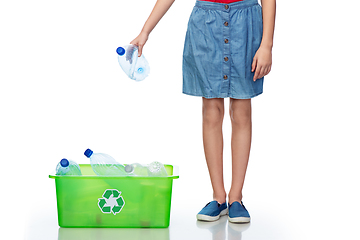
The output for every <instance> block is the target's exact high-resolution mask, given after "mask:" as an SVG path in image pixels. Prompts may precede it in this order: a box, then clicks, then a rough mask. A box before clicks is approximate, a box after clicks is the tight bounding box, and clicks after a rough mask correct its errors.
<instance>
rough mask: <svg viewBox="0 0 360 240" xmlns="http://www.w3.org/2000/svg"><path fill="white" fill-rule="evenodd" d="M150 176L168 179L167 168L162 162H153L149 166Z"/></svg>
mask: <svg viewBox="0 0 360 240" xmlns="http://www.w3.org/2000/svg"><path fill="white" fill-rule="evenodd" d="M147 169H148V173H149V176H152V177H166V176H168V174H167V172H166V170H165V167H164V165H163V164H162V163H160V162H157V161H155V162H152V163H150V164H149V165H148V166H147Z"/></svg>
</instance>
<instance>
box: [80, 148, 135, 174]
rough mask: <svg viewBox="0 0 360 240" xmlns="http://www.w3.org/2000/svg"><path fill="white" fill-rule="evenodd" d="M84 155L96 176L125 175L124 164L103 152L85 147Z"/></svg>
mask: <svg viewBox="0 0 360 240" xmlns="http://www.w3.org/2000/svg"><path fill="white" fill-rule="evenodd" d="M84 154H85V156H86V157H88V158H90V164H91V168H92V169H93V171H94V172H95V174H96V175H98V176H126V175H128V174H127V173H126V172H125V167H124V165H122V164H120V163H118V162H117V161H116V160H115V159H114V158H113V157H111V156H110V155H107V154H105V153H94V152H93V151H92V150H90V149H86V151H85V152H84Z"/></svg>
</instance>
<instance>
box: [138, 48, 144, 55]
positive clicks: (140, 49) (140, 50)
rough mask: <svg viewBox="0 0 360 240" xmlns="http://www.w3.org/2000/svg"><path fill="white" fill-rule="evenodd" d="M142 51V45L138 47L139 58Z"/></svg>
mask: <svg viewBox="0 0 360 240" xmlns="http://www.w3.org/2000/svg"><path fill="white" fill-rule="evenodd" d="M142 49H143V46H142V45H139V55H138V56H139V57H141V54H142Z"/></svg>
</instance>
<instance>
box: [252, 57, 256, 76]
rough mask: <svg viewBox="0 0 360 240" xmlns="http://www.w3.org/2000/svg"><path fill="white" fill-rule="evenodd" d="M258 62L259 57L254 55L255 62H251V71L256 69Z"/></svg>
mask: <svg viewBox="0 0 360 240" xmlns="http://www.w3.org/2000/svg"><path fill="white" fill-rule="evenodd" d="M256 63H257V58H255V57H254V59H253V62H252V64H251V72H253V71H255V68H256Z"/></svg>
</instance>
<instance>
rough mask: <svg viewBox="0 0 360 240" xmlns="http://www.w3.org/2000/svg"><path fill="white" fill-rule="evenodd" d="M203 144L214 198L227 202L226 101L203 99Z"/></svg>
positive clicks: (221, 99)
mask: <svg viewBox="0 0 360 240" xmlns="http://www.w3.org/2000/svg"><path fill="white" fill-rule="evenodd" d="M202 110H203V111H202V113H203V143H204V152H205V158H206V163H207V166H208V170H209V175H210V179H211V184H212V188H213V191H214V192H213V194H214V195H213V198H214V200H216V201H218V202H219V203H224V202H225V201H226V192H225V187H224V178H223V134H222V123H223V119H224V99H223V98H213V99H206V98H204V97H203V109H202Z"/></svg>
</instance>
